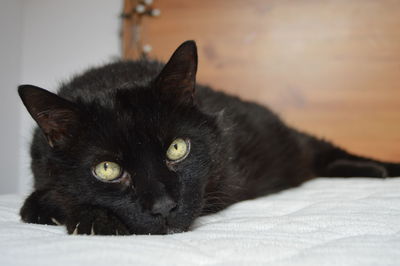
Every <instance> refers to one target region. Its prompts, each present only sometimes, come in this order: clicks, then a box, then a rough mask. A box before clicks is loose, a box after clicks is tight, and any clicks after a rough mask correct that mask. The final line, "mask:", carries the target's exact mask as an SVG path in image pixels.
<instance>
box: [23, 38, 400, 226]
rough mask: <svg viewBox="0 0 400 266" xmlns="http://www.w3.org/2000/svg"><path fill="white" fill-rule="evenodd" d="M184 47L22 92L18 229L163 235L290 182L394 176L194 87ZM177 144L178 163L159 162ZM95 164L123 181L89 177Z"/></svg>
mask: <svg viewBox="0 0 400 266" xmlns="http://www.w3.org/2000/svg"><path fill="white" fill-rule="evenodd" d="M196 69H197V51H196V45H195V43H194V42H192V41H188V42H185V43H183V44H182V45H181V46H180V47H179V48H178V49H177V50H176V51H175V53H174V54H173V56H172V57H171V59H170V61H169V62H168V63H167V64H166V65H165V66H164V65H163V64H161V63H159V62H157V61H148V60H139V61H124V62H116V63H112V64H109V65H105V66H103V67H100V68H95V69H91V70H89V71H87V72H86V73H84V74H83V75H81V76H78V77H75V78H74V79H73V80H72V81H71V82H69V83H67V84H65V85H63V86H62V87H61V88H60V90H59V92H58V96H57V95H55V94H53V93H50V92H48V91H46V90H43V89H40V88H37V87H34V86H31V85H22V86H20V87H19V94H20V96H21V99H22V101H23V102H24V104H25V106H26V107H27V109H28V111H29V112H30V114H31V115H32V117H33V118H34V119H35V120H36V122H37V123H38V125H39V127H40V129H36V130H35V133H34V137H33V141H32V147H31V156H32V171H33V174H34V178H35V185H34V192H33V193H32V194H31V195H30V196H29V197H28V198H27V200H26V201H25V204H24V206H23V207H22V209H21V217H22V220H23V221H25V222H32V223H41V224H54V223H57V224H58V223H59V224H65V225H66V227H67V230H68V232H69V233H78V234H90V233H94V234H165V233H172V232H181V231H186V230H188V229H189V227H190V225H191V224H192V222H193V221H194V220H195V219H196V217H198V216H199V215H203V214H207V213H211V212H216V211H218V210H221V209H223V208H225V207H227V206H229V205H230V204H232V203H235V202H237V201H241V200H246V199H251V198H255V197H258V196H262V195H266V194H268V193H272V192H276V191H280V190H282V189H286V188H290V187H294V186H297V185H299V184H301V183H302V182H304V181H306V180H309V179H311V178H313V177H316V176H328V177H329V176H343V177H350V176H370V177H382V178H383V177H389V176H399V175H400V165H399V164H392V163H384V162H379V161H374V160H372V159H368V158H362V157H358V156H355V155H351V154H349V153H347V152H346V151H344V150H342V149H340V148H337V147H335V146H333V145H332V144H330V143H328V142H325V141H322V140H319V139H316V138H314V137H312V136H309V135H306V134H303V133H301V132H299V131H297V130H295V129H292V128H290V127H288V126H287V125H285V124H284V123H283V122H282V121H281V120H280V119H279V118H278V117H277V116H276V115H275V114H274V113H273V112H271V111H270V110H268V109H267V108H265V107H262V106H260V105H258V104H255V103H251V102H246V101H242V100H240V99H238V98H237V97H233V96H230V95H226V94H224V93H222V92H216V91H214V90H212V89H210V88H208V87H204V86H200V85H196V86H195V74H196ZM176 138H185V139H189V140H190V143H191V145H190V146H191V149H190V153H189V155H188V156H187V158H186V159H185V160H183V161H181V162H179V163H174V164H171V163H170V162H168V160H167V159H166V155H165V154H166V150H167V149H168V147H169V145H170V143H171V142H172V141H173V140H174V139H176ZM102 161H113V162H117V163H119V164H120V165H121V166H122V167H123V168H124V169H125V171H126V172H127V173H129V174H128V176H127V177H126V178H124V179H122V180H119V181H118V182H113V183H106V182H102V181H99V180H98V179H96V178H95V177H94V176H93V167H94V166H95V165H96V164H98V163H99V162H102Z"/></svg>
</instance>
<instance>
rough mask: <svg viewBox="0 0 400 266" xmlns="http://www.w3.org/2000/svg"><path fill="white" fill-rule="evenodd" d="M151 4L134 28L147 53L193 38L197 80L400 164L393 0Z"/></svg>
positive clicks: (398, 10) (160, 54) (398, 34)
mask: <svg viewBox="0 0 400 266" xmlns="http://www.w3.org/2000/svg"><path fill="white" fill-rule="evenodd" d="M154 6H156V7H157V8H160V9H161V16H160V17H157V18H146V19H144V20H143V29H142V32H143V43H144V44H150V45H151V46H152V47H153V50H152V52H151V53H150V55H151V56H152V57H156V58H159V59H161V60H167V59H168V57H169V56H170V55H171V53H172V52H173V51H174V49H175V48H176V47H177V46H178V45H179V44H180V43H181V42H182V41H184V40H187V39H194V40H196V42H197V44H198V47H199V70H198V82H201V83H204V84H209V85H210V86H212V87H213V88H215V89H218V90H223V91H226V92H229V93H232V94H235V95H239V96H240V97H241V98H243V99H246V100H251V101H256V102H258V103H261V104H263V105H268V106H269V107H271V108H272V109H273V110H275V111H276V112H277V113H279V114H280V115H281V117H282V118H283V119H284V120H285V121H286V122H287V123H289V124H290V125H292V126H295V127H297V128H299V129H302V130H304V131H306V132H310V133H313V134H315V135H317V136H320V137H323V138H326V139H329V140H332V141H333V142H334V143H336V144H338V145H340V146H342V147H345V148H347V149H348V150H350V151H352V152H355V153H357V154H360V155H366V156H372V157H374V158H378V159H385V160H392V161H400V1H397V0H379V1H378V0H325V1H318V0H270V1H265V0H247V1H243V0H202V1H182V0H162V1H157V0H155V1H154ZM124 36H128V35H124ZM125 41H126V40H125ZM131 57H132V56H131Z"/></svg>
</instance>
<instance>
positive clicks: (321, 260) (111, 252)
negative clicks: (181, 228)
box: [0, 178, 400, 266]
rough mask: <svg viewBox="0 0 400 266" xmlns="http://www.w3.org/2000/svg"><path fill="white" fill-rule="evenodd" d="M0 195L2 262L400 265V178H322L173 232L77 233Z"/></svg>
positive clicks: (19, 200)
mask: <svg viewBox="0 0 400 266" xmlns="http://www.w3.org/2000/svg"><path fill="white" fill-rule="evenodd" d="M21 203H22V197H20V196H15V195H6V196H0V265H1V266H8V265H40V266H46V265H51V266H55V265H68V266H73V265H85V266H89V265H96V266H102V265H104V266H119V265H132V266H133V265H185V266H187V265H226V266H231V265H305V266H311V265H318V266H323V265H379V266H382V265H400V178H394V179H385V180H377V179H366V178H359V179H317V180H313V181H311V182H308V183H306V184H304V185H303V186H301V187H299V188H295V189H290V190H287V191H284V192H281V193H279V194H275V195H270V196H266V197H263V198H259V199H256V200H250V201H245V202H241V203H238V204H235V205H233V206H231V207H230V208H228V209H226V210H224V211H222V212H220V213H217V214H214V215H210V216H207V217H201V218H199V219H198V220H197V222H196V223H195V226H194V229H193V231H191V232H187V233H181V234H174V235H166V236H108V237H107V236H75V235H73V236H71V235H67V234H66V233H65V229H64V228H63V227H58V226H44V225H36V224H23V223H21V222H20V221H19V216H18V211H19V207H20V206H21Z"/></svg>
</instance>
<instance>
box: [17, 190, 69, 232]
mask: <svg viewBox="0 0 400 266" xmlns="http://www.w3.org/2000/svg"><path fill="white" fill-rule="evenodd" d="M59 204H60V203H59V199H58V197H57V193H56V192H54V191H51V190H36V191H34V192H33V193H32V194H31V195H30V196H29V197H28V198H27V199H26V200H25V203H24V205H23V206H22V208H21V210H20V215H21V219H22V221H24V222H26V223H36V224H50V225H62V224H64V223H65V218H66V214H65V212H64V211H63V209H62V208H61V207H60V206H59Z"/></svg>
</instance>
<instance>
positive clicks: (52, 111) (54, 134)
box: [18, 85, 80, 148]
mask: <svg viewBox="0 0 400 266" xmlns="http://www.w3.org/2000/svg"><path fill="white" fill-rule="evenodd" d="M18 93H19V96H20V97H21V100H22V102H23V103H24V105H25V107H26V109H27V110H28V111H29V113H30V115H31V116H32V118H33V119H34V120H35V121H36V123H37V124H38V126H39V127H40V128H41V129H42V132H43V133H44V135H45V136H46V138H47V141H48V143H49V145H50V147H52V148H54V147H58V148H64V147H66V146H68V143H69V141H70V140H71V139H72V138H73V137H74V135H75V134H74V133H75V132H76V131H77V129H78V127H79V123H78V121H79V117H80V112H79V110H78V108H77V106H75V104H74V103H72V102H70V101H67V100H65V99H63V98H61V97H60V96H58V95H56V94H54V93H51V92H49V91H47V90H44V89H42V88H39V87H36V86H33V85H21V86H19V87H18Z"/></svg>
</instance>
